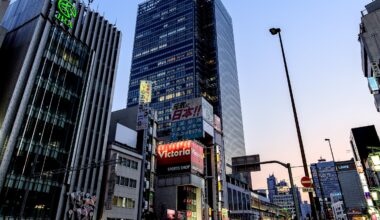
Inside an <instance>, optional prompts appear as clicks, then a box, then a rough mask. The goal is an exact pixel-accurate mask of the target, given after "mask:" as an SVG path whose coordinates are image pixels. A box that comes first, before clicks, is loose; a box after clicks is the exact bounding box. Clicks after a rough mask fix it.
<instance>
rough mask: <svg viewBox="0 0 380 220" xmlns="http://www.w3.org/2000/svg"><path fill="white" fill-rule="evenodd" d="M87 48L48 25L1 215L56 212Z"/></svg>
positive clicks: (49, 214)
mask: <svg viewBox="0 0 380 220" xmlns="http://www.w3.org/2000/svg"><path fill="white" fill-rule="evenodd" d="M90 56H91V52H90V50H89V48H88V47H86V46H85V45H84V44H82V43H81V42H80V41H78V40H76V39H75V38H73V37H72V36H70V35H69V34H68V33H66V32H65V31H63V30H62V29H61V28H59V27H56V26H52V28H51V30H50V33H49V37H48V42H47V44H46V46H45V49H44V52H43V56H42V59H41V62H40V64H39V69H38V72H37V76H36V79H35V82H34V85H33V90H32V95H31V97H30V98H29V101H28V106H27V110H26V112H25V115H24V116H23V119H22V120H23V123H22V124H23V125H22V127H21V129H20V132H19V135H18V138H17V144H16V148H15V150H14V151H13V155H12V158H13V160H12V161H11V163H10V165H9V167H8V171H7V175H6V179H5V184H4V188H3V190H2V193H1V195H0V198H1V200H2V207H1V209H0V216H18V215H19V214H20V213H23V215H24V216H27V217H30V218H52V219H53V218H54V216H55V214H56V212H57V210H56V207H57V203H58V201H59V196H60V192H61V190H60V189H61V184H62V181H63V176H64V172H60V173H59V172H54V171H57V170H60V169H65V168H66V166H67V164H66V163H67V161H68V157H69V154H70V151H71V150H72V149H71V148H72V144H73V142H74V137H75V134H74V131H75V127H76V126H77V125H76V122H77V120H78V117H79V113H80V109H81V107H80V106H81V105H82V102H83V99H84V85H85V82H86V80H87V76H88V74H87V70H88V66H89V61H90V60H91V59H90Z"/></svg>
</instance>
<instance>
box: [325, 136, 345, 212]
mask: <svg viewBox="0 0 380 220" xmlns="http://www.w3.org/2000/svg"><path fill="white" fill-rule="evenodd" d="M325 141H327V142H329V146H330V151H331V157H332V159H333V162H334V168H335V175H336V178H337V180H338V184H339V190H340V194H341V196H342V202H343V206H344V209H343V212H344V213H345V212H346V202H345V201H344V196H343V188H342V184H341V183H340V180H339V176H338V169H337V167H336V162H335V158H334V153H333V150H332V147H331V141H330V138H325Z"/></svg>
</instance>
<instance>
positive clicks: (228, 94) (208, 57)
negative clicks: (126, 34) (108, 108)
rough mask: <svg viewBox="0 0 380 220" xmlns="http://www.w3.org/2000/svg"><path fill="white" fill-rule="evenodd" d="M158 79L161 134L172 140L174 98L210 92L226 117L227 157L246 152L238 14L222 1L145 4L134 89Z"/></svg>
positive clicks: (132, 98) (133, 100)
mask: <svg viewBox="0 0 380 220" xmlns="http://www.w3.org/2000/svg"><path fill="white" fill-rule="evenodd" d="M140 80H149V81H152V82H153V85H154V86H153V97H152V104H151V106H152V107H153V108H154V109H156V110H157V111H158V122H159V125H158V137H160V139H162V140H166V141H167V140H169V137H170V132H171V118H170V115H171V107H172V104H173V103H178V102H180V101H183V100H189V99H193V98H197V97H204V98H205V99H206V100H207V101H208V102H210V103H211V104H212V106H213V109H214V113H215V114H216V115H218V116H220V117H221V121H222V128H223V134H224V143H225V151H226V154H225V155H226V162H227V163H228V164H231V157H234V156H242V155H245V147H244V134H243V125H242V116H241V105H240V94H239V85H238V75H237V68H236V58H235V48H234V37H233V28H232V19H231V17H230V16H229V14H228V12H227V11H226V9H225V8H224V6H223V4H222V2H221V1H220V0H215V1H214V0H213V1H193V0H166V1H160V0H149V1H146V2H144V3H142V4H140V5H139V8H138V16H137V23H136V33H135V42H134V50H133V58H132V67H131V75H130V82H129V92H128V106H134V105H137V104H138V101H139V100H138V97H139V85H140Z"/></svg>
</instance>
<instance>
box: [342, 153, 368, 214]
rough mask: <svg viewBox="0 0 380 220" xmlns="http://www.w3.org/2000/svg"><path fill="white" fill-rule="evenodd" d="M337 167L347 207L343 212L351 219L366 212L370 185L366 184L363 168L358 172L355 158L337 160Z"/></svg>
mask: <svg viewBox="0 0 380 220" xmlns="http://www.w3.org/2000/svg"><path fill="white" fill-rule="evenodd" d="M336 168H337V172H338V177H339V181H340V185H341V187H342V195H343V199H344V205H345V209H346V211H344V212H343V213H347V216H348V217H349V218H350V219H351V218H352V217H353V215H360V214H362V215H363V214H366V208H367V206H368V207H370V206H369V205H370V204H367V202H366V198H365V195H366V194H367V195H368V196H369V191H368V186H365V184H366V183H365V177H364V172H363V170H362V169H361V170H360V172H358V170H357V167H356V164H355V161H354V160H348V161H339V162H336ZM364 190H366V191H367V193H366V192H365V191H364ZM372 206H373V205H372ZM355 212H356V214H355Z"/></svg>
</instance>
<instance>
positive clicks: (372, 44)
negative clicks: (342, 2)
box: [359, 0, 380, 111]
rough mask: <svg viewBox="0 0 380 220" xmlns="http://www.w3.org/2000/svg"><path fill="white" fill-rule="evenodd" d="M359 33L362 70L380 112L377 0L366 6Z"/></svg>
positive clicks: (379, 39) (379, 9) (379, 14)
mask: <svg viewBox="0 0 380 220" xmlns="http://www.w3.org/2000/svg"><path fill="white" fill-rule="evenodd" d="M365 8H366V10H364V11H362V18H361V24H360V32H359V42H360V45H361V57H362V70H363V73H364V76H365V77H366V78H367V80H368V87H369V90H370V92H371V94H373V96H374V102H375V107H376V109H377V111H380V94H379V77H380V69H379V65H380V52H379V48H380V46H379V45H380V44H379V43H380V38H379V33H380V31H379V28H378V27H379V25H380V21H379V18H380V1H379V0H375V1H372V2H371V3H369V4H367V5H366V6H365Z"/></svg>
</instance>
